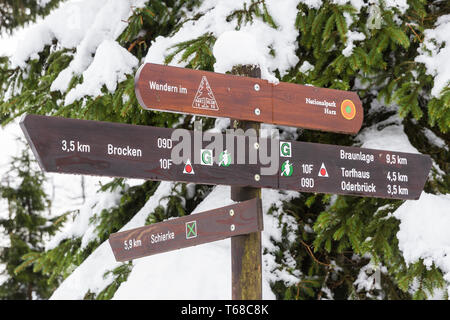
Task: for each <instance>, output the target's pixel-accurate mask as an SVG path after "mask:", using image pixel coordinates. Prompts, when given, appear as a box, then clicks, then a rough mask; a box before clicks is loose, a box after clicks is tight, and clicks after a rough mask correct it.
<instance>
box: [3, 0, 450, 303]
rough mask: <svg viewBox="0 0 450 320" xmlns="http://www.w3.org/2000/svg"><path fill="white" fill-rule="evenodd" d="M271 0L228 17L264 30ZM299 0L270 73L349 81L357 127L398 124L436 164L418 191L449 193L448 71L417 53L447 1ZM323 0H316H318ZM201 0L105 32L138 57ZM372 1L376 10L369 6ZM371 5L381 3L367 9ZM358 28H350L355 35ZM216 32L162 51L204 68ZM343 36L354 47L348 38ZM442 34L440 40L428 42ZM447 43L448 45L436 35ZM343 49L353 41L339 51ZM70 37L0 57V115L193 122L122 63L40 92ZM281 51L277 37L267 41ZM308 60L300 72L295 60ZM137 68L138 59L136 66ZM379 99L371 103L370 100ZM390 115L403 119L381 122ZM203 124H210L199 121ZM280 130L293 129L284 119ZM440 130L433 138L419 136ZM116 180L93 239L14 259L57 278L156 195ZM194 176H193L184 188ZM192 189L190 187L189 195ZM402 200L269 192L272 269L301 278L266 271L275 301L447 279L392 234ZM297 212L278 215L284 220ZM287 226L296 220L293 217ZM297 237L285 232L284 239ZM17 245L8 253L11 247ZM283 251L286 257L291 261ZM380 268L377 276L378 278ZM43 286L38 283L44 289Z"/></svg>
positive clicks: (420, 293)
mask: <svg viewBox="0 0 450 320" xmlns="http://www.w3.org/2000/svg"><path fill="white" fill-rule="evenodd" d="M266 2H268V0H251V1H243V2H242V7H241V8H239V9H235V10H232V11H230V12H229V13H228V15H227V16H226V22H228V23H230V24H231V23H233V25H235V26H236V29H241V28H242V27H244V26H246V25H251V24H252V23H255V21H259V22H263V23H265V24H267V25H268V26H270V27H271V28H272V29H273V30H277V29H278V28H279V26H278V25H277V22H276V21H275V20H274V19H273V17H272V15H271V12H270V10H269V9H270V7H269V6H267V3H266ZM314 2H315V3H317V5H309V4H308V3H309V2H308V1H299V2H298V5H297V8H296V9H297V12H296V14H297V19H296V21H295V22H294V24H295V28H296V30H297V31H298V37H297V45H298V47H297V51H296V55H297V57H298V63H297V64H296V65H295V66H293V67H292V68H291V69H290V70H289V71H288V72H287V74H285V75H283V76H281V75H280V73H279V72H278V71H275V74H276V75H277V77H278V78H279V79H280V80H281V81H285V82H293V83H298V84H312V85H315V86H318V87H327V88H335V89H341V90H354V91H357V93H358V95H359V96H360V97H361V100H362V102H363V107H364V123H363V129H364V128H369V127H377V128H380V129H381V128H384V127H386V126H391V125H392V126H395V125H399V124H401V125H402V126H403V128H404V133H405V134H406V135H407V137H408V139H409V141H410V142H411V144H412V145H413V146H414V147H415V148H416V149H417V150H419V151H420V152H422V153H425V154H429V155H430V156H431V157H432V158H433V161H434V163H435V165H434V166H433V169H432V173H431V175H430V179H429V180H428V182H427V183H426V185H425V191H426V192H427V193H433V194H446V193H449V189H450V179H449V176H450V175H449V172H450V168H449V158H450V157H449V150H448V147H447V148H446V147H445V145H447V146H448V145H449V141H450V136H449V129H450V89H449V84H448V83H447V85H446V86H444V89H443V90H442V91H441V92H439V93H438V94H435V95H432V94H431V90H432V88H433V85H434V84H435V80H436V79H435V77H434V76H432V75H430V74H429V73H427V70H426V67H425V65H424V64H423V63H420V62H418V61H416V58H417V56H418V52H419V51H427V50H428V51H432V50H435V48H434V47H433V48H431V47H427V44H426V43H425V42H424V39H425V32H426V30H430V29H433V28H434V27H435V25H436V22H437V21H438V20H439V18H440V17H444V16H446V15H448V14H450V4H449V2H448V1H432V2H427V1H425V0H408V1H407V5H408V8H407V9H405V10H404V11H402V10H400V9H399V8H398V7H395V6H392V2H388V1H378V2H376V1H370V4H369V5H367V4H366V2H364V4H365V5H364V6H362V7H361V8H360V9H358V10H357V9H356V8H355V7H354V6H352V3H353V2H350V1H332V0H327V1H314ZM319 2H320V4H319ZM201 3H202V2H201V1H194V0H192V1H189V0H184V1H183V0H171V1H157V0H155V1H148V2H147V3H146V5H145V7H141V8H135V9H134V10H133V13H132V14H131V16H130V17H129V19H128V21H127V27H126V28H125V29H124V31H123V32H122V34H121V35H120V36H119V37H118V38H117V39H116V40H117V42H118V43H119V44H120V45H121V46H122V47H124V48H126V49H127V50H128V52H130V53H132V54H133V55H134V56H135V57H137V58H138V59H139V60H140V63H142V62H143V60H142V58H143V57H144V56H145V55H146V53H147V50H148V48H149V47H150V46H151V45H152V43H153V42H154V41H155V40H156V39H157V38H158V37H159V36H161V37H168V38H169V37H172V36H174V35H176V34H177V32H178V31H179V30H180V29H181V28H182V27H183V25H185V24H189V23H192V22H193V21H194V22H195V21H198V20H199V19H201V17H203V16H204V15H206V14H208V10H206V11H199V10H198V8H199V5H201ZM374 12H375V13H374ZM376 12H379V15H378V16H377V14H376ZM355 35H356V36H357V38H358V39H359V40H354V39H355V38H354V37H355ZM218 36H220V35H218V34H215V33H213V32H211V31H209V30H205V32H204V33H203V34H201V35H199V36H197V35H196V36H195V37H193V38H192V39H181V40H180V41H179V42H178V43H176V44H175V45H174V46H172V47H170V48H169V49H167V51H166V52H165V63H180V64H184V65H185V66H186V67H187V68H193V69H201V70H209V71H213V70H214V62H215V58H214V55H213V50H212V49H213V46H214V44H215V41H216V39H217V37H218ZM351 45H353V47H352V46H351ZM439 45H441V46H443V45H444V44H439ZM447 45H448V44H447ZM348 48H352V50H348ZM75 51H76V49H75V48H65V47H64V48H62V47H61V46H58V43H57V41H56V39H54V40H53V42H52V43H51V44H46V45H45V46H44V48H43V49H42V50H40V51H39V54H38V55H33V56H32V57H30V59H29V60H28V61H27V67H26V68H21V67H19V66H14V67H12V64H11V62H10V61H9V60H8V59H7V58H0V101H3V102H0V111H1V119H2V123H3V124H6V123H8V122H10V121H11V120H13V119H15V118H17V117H18V116H20V115H21V114H23V113H26V112H29V113H37V114H47V115H60V116H65V117H74V118H81V119H92V120H104V121H115V122H123V123H132V124H142V125H153V126H165V127H183V128H188V129H192V117H191V116H180V115H179V114H173V113H166V112H151V111H143V110H142V109H141V108H140V107H139V106H138V102H137V99H136V97H135V94H134V73H130V74H127V76H126V79H122V80H120V81H119V83H118V84H117V88H116V89H115V90H113V91H110V90H108V89H107V88H106V87H105V86H103V87H102V89H101V94H100V95H98V96H96V97H92V96H88V95H86V96H84V97H82V98H80V99H77V100H75V101H73V102H72V103H70V104H67V105H65V104H64V100H65V98H66V96H67V93H68V92H69V91H70V90H71V89H73V88H75V87H76V86H77V85H78V84H80V83H83V81H84V79H83V76H82V75H80V74H76V73H74V74H73V76H72V79H71V81H70V83H69V86H68V88H67V90H66V91H58V90H55V91H51V90H50V87H51V85H52V83H53V81H54V80H55V79H56V78H57V77H58V75H60V73H61V72H62V71H63V70H65V69H66V68H67V67H68V66H69V64H70V63H71V61H73V59H74V58H73V57H74V54H75ZM270 53H271V54H272V55H273V56H277V54H279V53H278V52H277V51H276V48H272V49H271V52H270ZM305 65H310V68H308V70H307V71H305V69H304V68H302V67H303V66H305ZM134 71H135V70H134ZM377 103H378V104H381V106H382V107H380V108H377V109H374V108H371V106H372V105H375V104H377ZM394 115H399V116H400V120H399V122H396V121H394V120H392V116H394ZM203 120H204V121H203V129H208V128H211V127H212V126H213V125H214V120H213V119H207V118H204V119H203ZM281 131H282V132H281V134H283V135H285V136H286V137H291V136H292V132H291V131H287V130H286V131H283V129H282V128H281ZM430 134H433V135H434V136H436V137H438V138H440V139H442V140H443V141H444V142H445V143H444V146H439V145H436V144H434V143H433V141H431V140H430V139H429V135H430ZM294 137H295V138H296V139H298V140H301V141H308V142H315V143H329V144H338V145H357V144H358V143H359V141H358V140H357V139H356V137H353V136H349V135H342V134H334V133H324V132H318V131H311V130H302V129H299V130H297V132H296V134H295V136H294ZM113 188H120V190H121V195H122V200H121V202H120V204H119V205H118V206H116V207H114V208H112V209H110V210H104V211H103V212H101V213H97V214H96V215H95V217H94V218H93V219H92V221H91V223H92V224H93V225H95V226H96V227H97V239H96V240H94V241H91V242H90V243H89V245H88V246H86V247H82V246H81V238H71V239H65V240H64V241H61V242H60V244H59V245H58V246H57V247H55V248H53V249H51V250H49V251H47V252H41V253H40V254H39V255H38V256H31V255H28V256H27V257H26V259H25V262H24V263H25V264H27V263H29V264H34V266H35V270H36V271H38V272H39V273H42V274H45V275H48V276H50V283H51V284H52V285H53V286H56V285H57V284H58V283H59V281H61V280H63V279H65V278H66V277H67V276H69V275H70V273H71V272H72V271H73V270H74V268H75V267H76V266H78V265H80V264H81V262H82V261H83V260H84V259H86V257H88V256H89V254H90V253H92V252H93V250H95V249H96V248H97V247H98V246H99V244H100V243H101V242H102V241H104V240H106V239H107V238H108V235H109V234H110V233H111V232H116V231H118V230H119V229H120V228H121V227H122V226H123V225H124V224H125V223H126V222H128V221H129V220H130V219H131V218H132V217H133V215H134V214H135V213H136V212H138V211H139V209H140V208H142V207H143V205H144V204H145V202H146V201H147V200H148V199H149V197H150V196H152V195H153V194H154V193H155V190H156V188H157V183H154V182H146V183H144V184H143V185H141V186H135V187H132V188H126V187H125V183H124V180H123V179H115V180H113V181H112V182H111V183H110V184H108V185H106V186H105V187H104V188H103V191H107V190H111V189H113ZM189 188H191V187H189ZM189 188H188V186H187V185H185V184H177V185H176V186H175V187H174V188H173V189H172V191H171V192H170V193H169V194H167V195H166V199H169V202H168V204H167V205H165V206H158V207H157V208H156V209H155V210H154V212H151V213H150V214H149V216H148V218H147V221H146V223H148V224H150V223H155V222H159V221H162V220H164V219H167V218H169V217H176V216H181V215H185V214H189V213H190V212H191V211H192V210H193V209H194V208H195V206H196V205H197V204H198V203H200V202H201V201H202V200H203V199H204V198H205V196H206V195H207V194H208V193H209V192H210V191H211V187H209V186H195V188H193V189H192V188H191V189H190V190H191V191H189ZM192 190H194V193H193V194H194V195H193V194H192ZM402 203H403V201H399V200H386V199H375V198H361V197H352V196H333V195H320V194H311V193H299V194H298V196H297V197H295V198H294V199H292V200H289V201H283V204H282V205H279V204H273V205H272V207H271V209H270V210H269V212H268V214H269V215H273V216H274V217H275V218H276V219H277V220H278V221H279V224H280V228H281V229H282V237H281V239H278V240H274V239H272V242H273V244H274V246H275V247H276V248H277V250H276V252H275V253H270V252H268V250H267V249H266V250H265V252H264V254H273V255H274V256H275V257H274V260H275V262H276V265H277V268H278V269H277V271H280V270H281V271H283V272H286V273H288V274H290V275H292V276H294V277H297V278H299V281H298V282H297V283H295V284H292V283H288V282H285V281H283V280H281V279H280V280H278V281H274V282H273V283H271V286H272V290H273V292H274V293H275V294H276V297H277V298H279V299H320V298H328V299H331V298H334V299H349V298H350V299H376V298H383V299H409V298H417V299H425V298H427V297H430V296H431V295H432V294H433V292H435V290H436V289H442V288H444V285H447V286H448V285H449V283H448V280H445V279H444V277H443V272H442V270H441V269H439V268H438V267H437V266H435V265H431V266H429V265H425V264H424V262H423V261H422V260H419V261H417V262H416V263H414V264H409V265H408V264H407V263H406V262H405V259H404V257H403V255H402V252H401V251H400V249H399V247H398V244H399V241H398V239H397V237H396V235H397V232H398V231H399V224H400V223H399V220H397V219H396V218H394V217H393V215H392V213H393V212H395V210H396V209H397V208H398V207H399V206H400V205H401V204H402ZM287 220H288V221H295V223H294V224H288V223H286V221H287ZM292 225H295V226H296V227H295V228H294V227H292ZM293 235H294V238H295V241H292V240H291V239H292V236H293ZM17 257H19V255H17ZM293 262H294V263H293ZM131 270H132V265H130V264H123V265H121V266H120V267H118V268H116V269H114V270H108V271H107V272H106V275H112V276H113V278H114V280H113V281H112V283H111V284H110V285H109V286H108V287H107V288H105V289H104V290H103V291H102V292H100V293H92V292H86V293H85V294H86V296H85V298H86V299H90V298H99V299H108V298H111V297H112V296H113V295H114V292H115V291H116V290H117V288H118V287H119V286H120V283H121V282H123V281H126V280H127V276H128V274H129V273H130V272H131ZM362 277H363V278H365V279H373V280H374V285H373V286H371V287H370V288H367V287H364V286H361V285H358V283H359V282H358V279H361V278H362ZM376 278H379V280H380V281H379V283H378V282H377V281H375V280H376ZM42 296H44V295H42Z"/></svg>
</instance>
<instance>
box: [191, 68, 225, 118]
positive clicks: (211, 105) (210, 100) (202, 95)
mask: <svg viewBox="0 0 450 320" xmlns="http://www.w3.org/2000/svg"><path fill="white" fill-rule="evenodd" d="M192 107H193V108H197V109H205V110H214V111H217V110H219V105H218V104H217V101H216V98H214V93H213V92H212V90H211V87H210V86H209V82H208V79H207V78H206V76H203V77H202V80H201V81H200V85H199V86H198V89H197V93H196V94H195V97H194V101H193V102H192Z"/></svg>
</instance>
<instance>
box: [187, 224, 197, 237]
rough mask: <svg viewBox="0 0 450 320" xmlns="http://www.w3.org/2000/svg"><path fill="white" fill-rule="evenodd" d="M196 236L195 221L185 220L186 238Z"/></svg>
mask: <svg viewBox="0 0 450 320" xmlns="http://www.w3.org/2000/svg"><path fill="white" fill-rule="evenodd" d="M196 237H197V221H191V222H186V239H192V238H196Z"/></svg>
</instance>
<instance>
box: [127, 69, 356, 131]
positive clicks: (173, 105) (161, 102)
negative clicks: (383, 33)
mask: <svg viewBox="0 0 450 320" xmlns="http://www.w3.org/2000/svg"><path fill="white" fill-rule="evenodd" d="M205 79H206V80H205ZM135 92H136V96H137V98H138V101H139V104H140V105H141V106H142V107H143V108H144V109H148V110H159V111H170V112H180V113H189V114H198V115H204V116H209V117H228V118H234V119H239V120H245V121H256V122H265V123H271V124H278V125H286V126H293V127H301V128H308V129H315V130H323V131H332V132H342V133H350V134H355V133H357V132H358V131H359V129H360V128H361V125H362V120H363V109H362V104H361V101H360V99H359V97H358V95H357V94H356V93H355V92H350V91H342V90H333V89H326V88H317V87H313V86H305V85H299V84H293V83H283V82H281V83H279V84H276V85H274V84H271V83H269V82H268V81H266V80H261V79H256V78H251V77H243V76H236V75H229V74H220V73H214V72H208V71H201V70H192V69H185V68H177V67H171V66H164V65H158V64H152V63H146V64H143V65H142V66H141V67H140V68H139V70H138V72H137V73H136V78H135ZM197 98H200V100H201V99H203V98H205V100H203V101H205V102H206V101H209V100H211V102H212V103H210V104H208V103H204V104H201V103H200V104H199V105H197V104H196V101H199V100H198V99H197ZM208 99H209V100H208ZM348 101H350V102H349V103H347V102H348ZM325 103H328V104H329V106H328V107H324V105H322V104H325ZM203 106H204V107H203ZM341 106H342V108H341ZM347 107H349V108H350V109H351V112H350V113H347V112H346V111H345V110H346V108H347ZM341 109H342V110H344V112H341ZM350 109H349V110H350Z"/></svg>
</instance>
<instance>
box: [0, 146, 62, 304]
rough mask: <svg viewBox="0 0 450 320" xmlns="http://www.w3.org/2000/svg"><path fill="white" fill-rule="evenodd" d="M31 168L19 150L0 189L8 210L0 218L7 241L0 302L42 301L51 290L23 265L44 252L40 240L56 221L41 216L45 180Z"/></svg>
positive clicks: (1, 253)
mask: <svg viewBox="0 0 450 320" xmlns="http://www.w3.org/2000/svg"><path fill="white" fill-rule="evenodd" d="M35 167H36V163H35V161H34V160H32V159H31V158H30V154H29V151H28V150H27V149H23V151H22V154H21V156H20V157H13V158H12V160H11V167H10V171H9V172H8V174H7V175H6V176H5V177H6V181H4V182H3V184H2V185H1V186H0V195H1V197H2V198H3V199H6V200H7V202H8V211H9V215H8V217H7V218H2V219H0V226H1V227H2V229H3V230H4V231H3V232H4V233H5V234H6V235H8V236H9V242H10V243H9V246H7V247H3V248H0V263H2V264H5V265H6V269H5V271H4V272H6V273H7V275H8V280H7V281H6V282H4V283H3V284H1V285H0V299H29V300H31V299H43V298H48V297H49V295H50V294H51V292H52V290H53V289H54V288H53V287H51V286H49V285H48V284H47V277H46V276H44V275H42V274H37V273H35V272H34V271H33V267H32V266H31V265H24V264H23V257H24V256H25V257H26V256H27V255H29V254H34V253H36V252H43V251H44V247H43V241H44V239H45V238H48V237H49V236H51V235H53V234H54V232H55V231H56V230H57V229H58V227H59V223H54V222H55V221H57V219H58V218H51V219H50V218H46V217H45V213H46V211H47V210H48V208H49V206H50V201H49V200H48V198H47V195H46V194H45V192H44V190H43V185H42V184H43V183H44V181H45V177H44V175H43V173H42V172H41V171H40V170H39V169H38V170H36V168H35ZM12 179H14V180H13V181H12ZM47 213H48V212H47Z"/></svg>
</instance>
